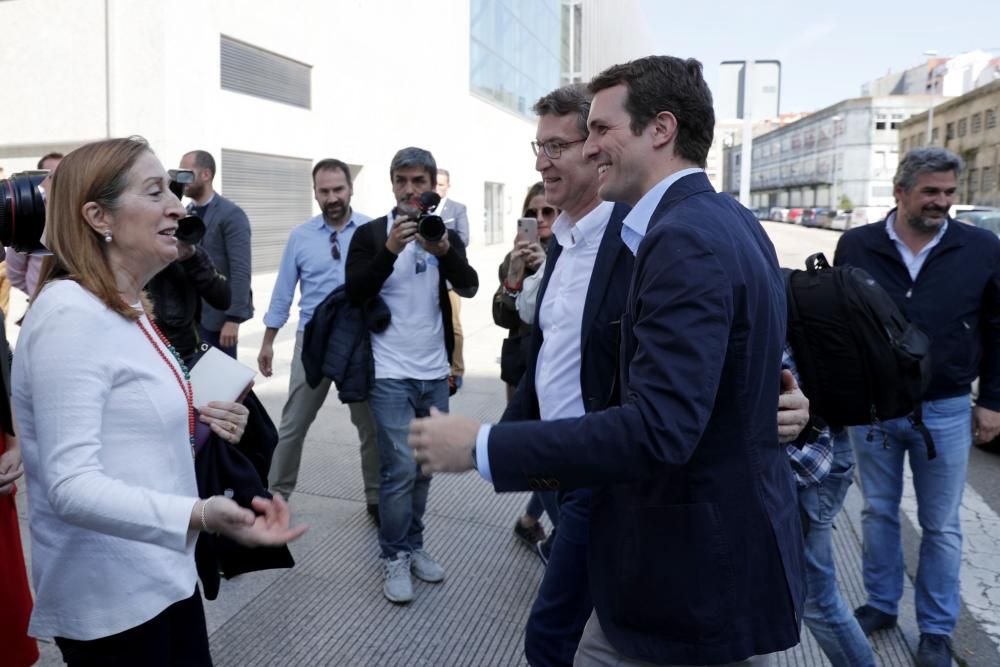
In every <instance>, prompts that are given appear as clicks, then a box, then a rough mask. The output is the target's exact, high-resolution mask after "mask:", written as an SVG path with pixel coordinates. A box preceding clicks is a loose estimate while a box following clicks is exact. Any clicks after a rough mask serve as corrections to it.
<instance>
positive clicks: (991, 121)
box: [986, 109, 997, 130]
mask: <svg viewBox="0 0 1000 667" xmlns="http://www.w3.org/2000/svg"><path fill="white" fill-rule="evenodd" d="M996 126H997V111H996V109H987V110H986V129H987V130H992V129H993V128H994V127H996Z"/></svg>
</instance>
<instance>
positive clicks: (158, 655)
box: [55, 589, 212, 667]
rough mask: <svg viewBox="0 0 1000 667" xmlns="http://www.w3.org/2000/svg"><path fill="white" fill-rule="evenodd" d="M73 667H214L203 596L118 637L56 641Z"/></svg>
mask: <svg viewBox="0 0 1000 667" xmlns="http://www.w3.org/2000/svg"><path fill="white" fill-rule="evenodd" d="M55 640H56V646H58V647H59V650H60V651H62V656H63V661H64V662H65V663H66V664H67V665H69V666H70V667H135V666H136V665H142V667H211V666H212V655H211V653H209V650H208V630H207V629H206V627H205V609H204V607H202V605H201V593H200V592H199V591H198V590H197V589H195V591H194V595H192V596H191V597H189V598H188V599H186V600H181V601H180V602H175V603H174V604H172V605H170V606H169V607H167V608H166V609H164V610H163V611H161V612H160V613H159V614H158V615H157V616H155V617H153V618H152V619H150V620H148V621H146V622H145V623H143V624H142V625H137V626H136V627H134V628H130V629H128V630H125V631H123V632H119V633H118V634H116V635H110V636H108V637H101V638H100V639H91V640H88V641H80V640H77V639H66V638H64V637H56V638H55Z"/></svg>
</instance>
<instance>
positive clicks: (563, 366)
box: [476, 202, 615, 481]
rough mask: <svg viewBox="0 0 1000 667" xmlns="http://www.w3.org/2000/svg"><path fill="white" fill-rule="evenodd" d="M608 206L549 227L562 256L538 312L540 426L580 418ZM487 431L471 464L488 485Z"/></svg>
mask: <svg viewBox="0 0 1000 667" xmlns="http://www.w3.org/2000/svg"><path fill="white" fill-rule="evenodd" d="M614 207H615V205H614V203H612V202H603V203H601V204H600V205H598V206H597V207H596V208H594V210H592V211H591V212H590V213H588V214H587V215H585V216H583V217H582V218H580V220H579V221H577V223H576V225H572V224H571V223H570V221H569V218H568V217H567V215H566V213H562V214H561V215H560V216H559V218H558V219H556V221H555V223H554V224H553V225H552V233H553V234H554V235H555V237H556V240H557V241H558V242H559V245H561V246H562V252H561V253H560V254H559V259H558V260H557V261H556V265H555V267H554V268H553V269H552V275H551V276H550V277H549V284H548V285H547V286H546V288H545V295H544V296H543V297H542V305H541V308H540V310H539V312H538V326H540V327H541V329H542V337H543V340H542V348H541V349H540V350H539V351H538V361H537V363H536V365H535V393H536V394H537V396H538V409H539V414H540V415H541V418H542V419H543V420H550V419H563V418H569V417H579V416H581V415H582V414H584V412H585V409H584V405H583V389H582V387H581V386H580V363H581V361H580V360H581V356H582V355H581V347H580V346H581V342H582V337H583V332H582V326H583V307H584V304H585V303H586V301H587V290H588V289H589V287H590V278H591V276H592V275H593V273H594V262H595V261H596V260H597V251H598V249H600V247H601V240H602V239H603V238H604V232H605V231H606V230H607V228H608V221H609V220H610V219H611V212H612V211H613V210H614ZM489 428H490V427H489V425H484V426H483V427H482V428H480V429H479V436H478V437H477V439H476V460H477V464H478V467H479V474H480V475H481V476H482V477H483V479H485V480H486V481H493V476H492V474H491V473H490V461H489V449H488V444H489Z"/></svg>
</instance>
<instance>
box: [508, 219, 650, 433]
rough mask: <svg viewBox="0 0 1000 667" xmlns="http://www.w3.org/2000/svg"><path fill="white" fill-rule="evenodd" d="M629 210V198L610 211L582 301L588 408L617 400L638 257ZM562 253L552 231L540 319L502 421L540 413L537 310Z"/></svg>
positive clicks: (582, 361) (583, 376) (582, 376)
mask: <svg viewBox="0 0 1000 667" xmlns="http://www.w3.org/2000/svg"><path fill="white" fill-rule="evenodd" d="M628 212H629V207H628V206H627V205H625V204H616V205H615V208H614V210H613V211H612V212H611V219H610V220H608V226H607V229H605V230H604V236H603V237H602V238H601V245H600V247H599V248H598V249H597V257H596V258H595V259H594V271H593V273H591V275H590V284H589V286H588V287H587V299H586V302H585V303H584V306H583V320H582V323H581V327H580V388H581V391H582V396H583V407H584V409H585V410H586V411H587V412H596V411H597V410H603V409H604V408H606V407H608V406H609V405H614V404H615V403H617V396H616V393H617V392H615V390H614V389H615V384H616V383H615V378H616V376H617V359H618V344H619V331H620V330H621V319H622V313H623V312H624V311H625V296H626V294H627V293H628V282H629V279H630V278H631V277H632V265H633V260H634V258H633V257H632V252H631V251H630V250H629V249H628V246H626V245H625V243H623V242H622V237H621V233H622V220H624V219H625V216H626V215H627V214H628ZM561 254H562V246H561V245H559V242H558V241H557V240H556V239H555V237H554V236H553V237H552V242H551V243H549V250H548V258H547V259H546V261H545V272H544V273H543V274H542V283H541V285H539V286H538V298H537V299H536V301H535V319H534V322H535V325H534V326H533V327H532V328H531V344H530V346H529V348H528V359H527V371H526V372H525V373H524V377H522V378H521V382H520V384H519V385H518V387H517V391H515V392H514V395H513V396H512V397H511V399H510V403H508V405H507V409H506V410H505V411H504V413H503V417H502V418H501V419H502V420H503V421H519V420H524V419H538V418H539V410H538V394H537V392H536V388H535V369H536V368H537V366H538V353H539V351H540V350H541V349H542V340H543V336H542V329H541V327H540V326H538V312H539V310H541V307H542V300H543V299H544V298H545V291H546V290H547V289H548V286H549V280H550V279H551V278H552V271H553V270H555V266H556V262H558V261H559V256H560V255H561Z"/></svg>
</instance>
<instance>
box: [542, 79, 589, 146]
mask: <svg viewBox="0 0 1000 667" xmlns="http://www.w3.org/2000/svg"><path fill="white" fill-rule="evenodd" d="M592 98H593V95H592V94H591V93H590V91H589V90H587V86H586V85H585V84H582V83H571V84H569V85H568V86H563V87H562V88H556V89H555V90H553V91H552V92H551V93H549V94H548V95H543V96H542V97H541V98H539V100H538V101H537V102H535V106H533V107H531V109H532V111H534V112H535V114H536V115H538V116H547V115H550V114H551V115H553V116H568V115H569V114H571V113H575V114H576V129H578V130H580V136H582V137H583V138H584V139H586V138H587V137H588V136H590V130H589V129H588V128H587V116H588V115H589V114H590V100H591V99H592Z"/></svg>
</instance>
